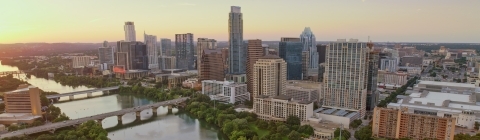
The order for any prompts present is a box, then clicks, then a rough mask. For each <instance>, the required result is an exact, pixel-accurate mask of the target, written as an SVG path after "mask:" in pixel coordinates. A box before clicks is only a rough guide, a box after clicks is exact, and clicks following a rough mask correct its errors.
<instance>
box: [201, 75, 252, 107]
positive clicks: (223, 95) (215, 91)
mask: <svg viewBox="0 0 480 140" xmlns="http://www.w3.org/2000/svg"><path fill="white" fill-rule="evenodd" d="M202 94H205V95H208V96H209V97H210V99H212V100H217V101H220V102H224V103H230V104H235V103H236V102H244V101H248V100H250V93H249V92H248V91H247V85H246V84H238V83H234V82H233V81H216V80H204V81H202Z"/></svg>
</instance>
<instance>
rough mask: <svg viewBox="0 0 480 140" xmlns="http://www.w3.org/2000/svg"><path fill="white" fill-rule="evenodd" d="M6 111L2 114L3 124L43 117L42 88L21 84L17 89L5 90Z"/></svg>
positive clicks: (29, 121)
mask: <svg viewBox="0 0 480 140" xmlns="http://www.w3.org/2000/svg"><path fill="white" fill-rule="evenodd" d="M4 99H5V101H4V103H5V113H3V114H0V123H1V124H12V123H32V122H33V121H34V120H35V119H37V118H41V115H42V110H41V104H40V89H39V88H38V87H34V86H29V85H20V86H19V87H18V89H17V90H14V91H10V92H5V94H4Z"/></svg>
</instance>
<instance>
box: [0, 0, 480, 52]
mask: <svg viewBox="0 0 480 140" xmlns="http://www.w3.org/2000/svg"><path fill="white" fill-rule="evenodd" d="M230 6H240V7H242V9H241V10H242V13H243V17H244V19H243V21H244V23H243V24H244V39H262V40H265V41H276V40H279V39H280V37H298V36H299V34H300V33H301V32H302V31H303V29H304V27H311V29H312V31H313V32H314V34H315V35H316V37H317V40H318V41H332V40H336V39H338V38H347V39H349V38H358V39H359V40H361V41H366V40H367V38H368V36H370V38H371V39H372V40H373V41H382V42H383V41H390V42H471V43H478V42H480V16H479V13H480V8H479V6H480V1H479V0H460V1H453V0H421V1H418V0H261V1H260V0H190V1H183V0H101V1H99V0H49V1H30V0H15V1H3V2H2V4H1V6H0V43H27V42H95V43H98V42H102V41H103V40H107V41H112V42H113V41H119V40H123V39H124V31H123V25H124V22H125V21H133V22H135V28H136V31H137V39H138V41H143V32H144V31H145V32H147V34H152V35H157V37H158V38H171V39H173V38H174V35H175V34H179V33H193V34H194V37H195V38H200V37H202V38H213V39H217V40H219V41H227V38H228V26H227V25H228V13H229V11H230Z"/></svg>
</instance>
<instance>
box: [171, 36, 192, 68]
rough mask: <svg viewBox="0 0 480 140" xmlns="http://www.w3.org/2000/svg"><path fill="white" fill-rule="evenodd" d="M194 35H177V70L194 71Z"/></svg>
mask: <svg viewBox="0 0 480 140" xmlns="http://www.w3.org/2000/svg"><path fill="white" fill-rule="evenodd" d="M193 49H194V48H193V34H191V33H186V34H176V35H175V56H176V57H177V68H178V69H183V70H193V69H194V67H193V65H194V60H193V55H194V52H193Z"/></svg>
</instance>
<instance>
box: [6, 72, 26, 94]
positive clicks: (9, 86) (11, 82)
mask: <svg viewBox="0 0 480 140" xmlns="http://www.w3.org/2000/svg"><path fill="white" fill-rule="evenodd" d="M21 84H27V82H25V81H22V80H18V79H16V78H13V75H11V74H9V75H7V76H3V77H0V92H7V91H12V90H16V89H17V88H18V86H19V85H21Z"/></svg>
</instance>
